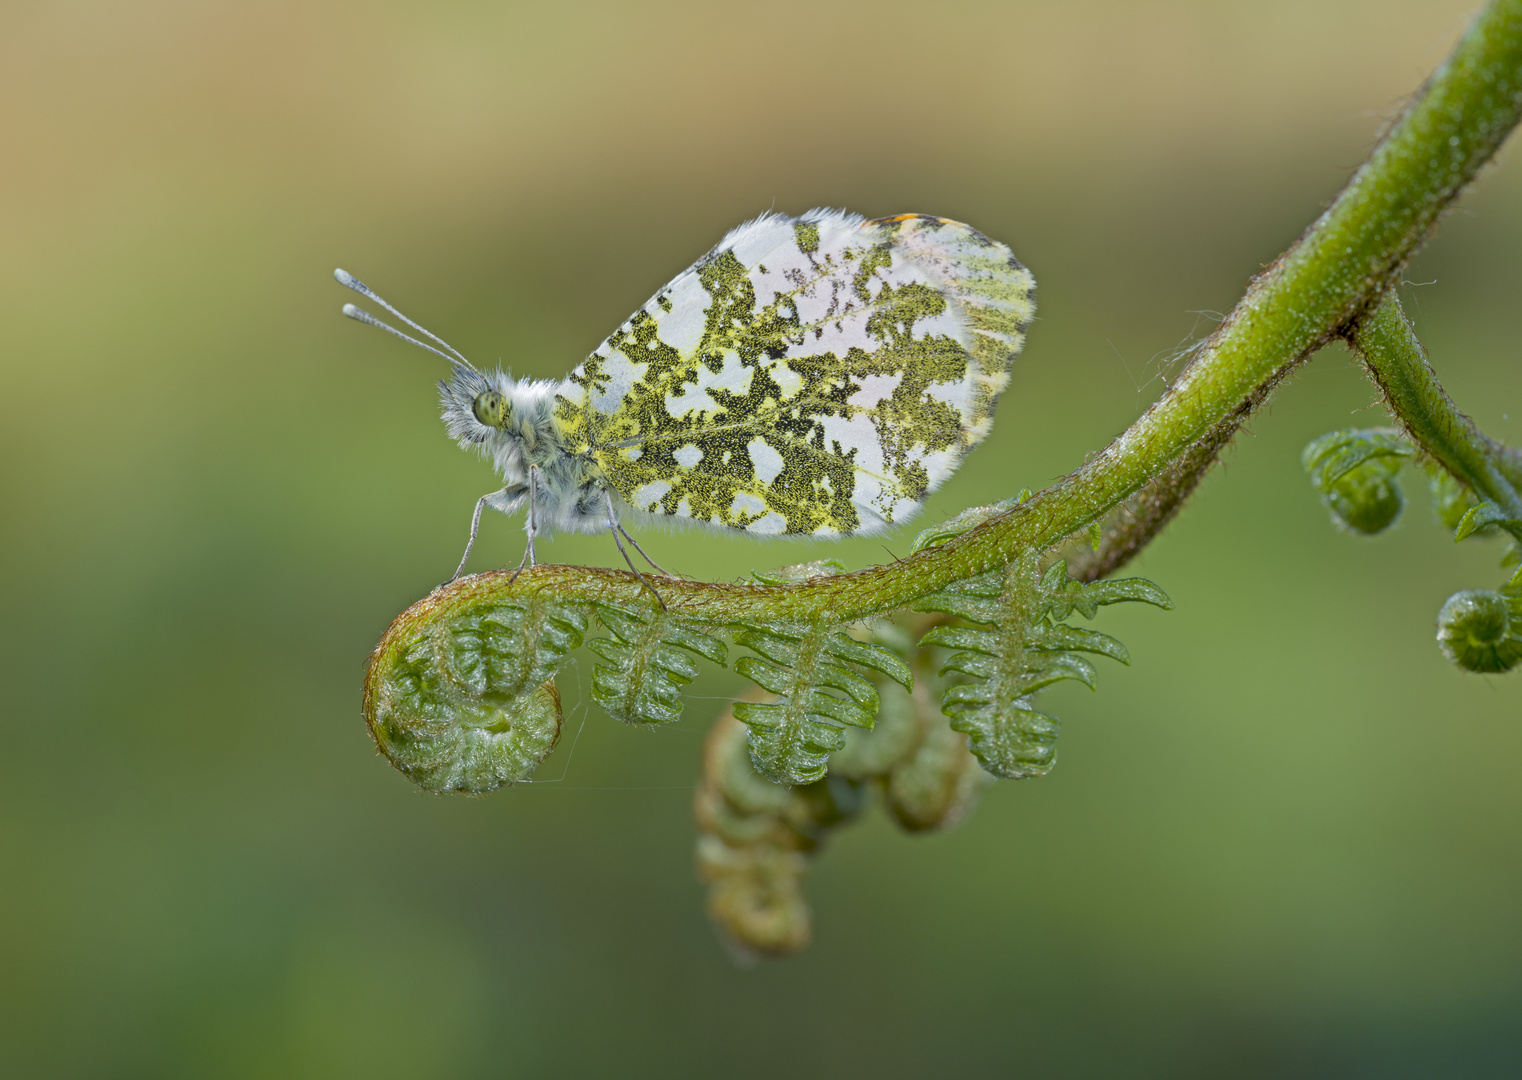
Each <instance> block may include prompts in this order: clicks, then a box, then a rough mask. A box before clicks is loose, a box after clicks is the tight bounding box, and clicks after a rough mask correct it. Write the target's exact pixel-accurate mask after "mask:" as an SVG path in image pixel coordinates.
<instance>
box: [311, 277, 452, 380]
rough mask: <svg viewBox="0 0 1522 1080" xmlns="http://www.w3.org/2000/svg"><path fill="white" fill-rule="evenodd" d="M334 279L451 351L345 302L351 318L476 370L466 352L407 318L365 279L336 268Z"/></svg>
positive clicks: (344, 311) (345, 312) (344, 307)
mask: <svg viewBox="0 0 1522 1080" xmlns="http://www.w3.org/2000/svg"><path fill="white" fill-rule="evenodd" d="M333 280H334V281H337V282H338V283H339V284H340V285H343V286H345V287H346V288H350V289H353V290H354V291H355V292H357V293H359V295H360V296H363V297H364V298H365V299H367V300H373V301H375V303H377V304H379V305H380V306H381V307H383V308H385V309H386V310H387V311H389V312H391V314H393V315H395V316H396V317H397V318H398V319H401V320H402V322H404V323H406V324H407V325H408V326H410V327H412V328H413V329H414V330H416V331H417V332H418V333H420V334H422V335H423V336H424V337H426V338H429V339H430V340H433V341H436V342H438V343H439V344H440V345H442V346H444V348H446V349H448V350H449V351H448V352H447V353H445V352H440V351H439V350H438V349H435V348H434V347H433V346H432V345H427V344H424V343H423V342H421V341H419V340H418V339H417V338H415V337H412V336H410V335H408V334H404V333H402V332H401V331H400V330H398V329H396V328H395V327H393V326H390V325H388V324H386V323H383V322H381V321H380V320H379V319H377V318H376V317H375V316H374V315H371V314H370V313H369V312H368V311H366V310H365V309H364V308H361V307H357V306H355V305H354V304H345V305H344V306H343V313H344V314H345V315H347V316H348V317H349V318H351V319H353V320H355V321H356V322H362V323H364V324H366V325H367V326H374V327H376V328H377V329H380V330H384V331H386V333H388V334H394V335H395V336H397V337H399V338H401V339H402V340H403V341H410V342H412V344H414V345H416V346H417V347H418V348H420V349H427V350H428V351H429V352H431V353H433V354H434V355H435V356H442V357H443V358H444V359H445V360H448V361H449V362H450V363H451V364H459V365H461V366H463V367H465V368H466V369H467V370H469V371H475V370H476V367H475V365H474V364H472V363H471V362H470V361H469V360H467V359H465V354H464V353H462V352H461V351H460V350H459V349H456V348H455V347H454V346H453V345H451V344H449V342H447V341H445V340H444V339H443V338H441V337H439V335H437V334H435V333H434V332H433V331H431V330H429V329H427V328H426V327H422V326H419V325H418V324H417V323H415V322H413V321H412V320H411V319H409V318H407V316H405V315H403V314H402V313H401V312H400V311H398V310H396V308H394V307H392V306H391V305H390V304H388V303H386V301H385V300H383V299H381V297H380V296H379V295H378V294H376V292H375V291H374V290H373V289H371V288H370V286H368V285H366V284H365V283H364V282H363V281H360V280H359V278H357V277H355V276H354V275H353V274H351V273H349V272H348V271H347V270H334V271H333Z"/></svg>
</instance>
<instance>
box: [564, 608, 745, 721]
mask: <svg viewBox="0 0 1522 1080" xmlns="http://www.w3.org/2000/svg"><path fill="white" fill-rule="evenodd" d="M594 610H595V611H596V612H597V620H598V622H600V623H602V624H603V626H605V627H607V629H608V631H609V632H610V633H612V634H613V637H611V638H594V639H592V640H591V641H589V642H587V648H588V649H590V650H592V651H593V652H594V653H596V654H597V655H598V656H600V657H602V658H603V659H604V660H606V661H608V664H609V665H611V666H607V665H603V664H599V665H597V667H596V669H595V670H594V671H593V672H592V700H593V701H596V702H597V704H599V705H601V706H602V707H603V708H604V709H605V710H607V712H608V715H609V716H612V717H613V718H614V719H616V720H622V721H623V722H624V723H626V724H669V723H672V722H673V721H675V720H677V719H679V718H680V717H681V715H682V697H681V693H682V687H684V686H686V685H687V684H688V683H690V682H692V680H693V679H695V678H697V675H698V669H697V665H696V664H694V663H693V660H694V658H695V657H702V658H703V659H705V660H708V661H711V662H712V663H715V664H718V665H720V666H721V667H722V666H723V665H724V662H725V660H726V659H727V657H728V650H727V649H726V648H725V647H724V643H723V642H722V641H720V640H719V639H718V638H715V637H712V636H710V635H709V634H706V633H704V632H703V631H701V630H698V629H696V628H695V627H693V626H691V625H687V624H684V623H683V622H681V621H679V620H678V619H675V618H673V617H672V616H671V615H670V614H668V613H667V612H665V611H661V610H658V609H651V608H644V609H631V608H624V607H615V606H613V605H611V604H598V605H596V607H595V609H594Z"/></svg>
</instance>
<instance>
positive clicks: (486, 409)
mask: <svg viewBox="0 0 1522 1080" xmlns="http://www.w3.org/2000/svg"><path fill="white" fill-rule="evenodd" d="M470 408H471V411H472V412H474V413H475V414H476V419H477V420H479V421H481V423H483V424H485V425H486V426H487V427H501V426H502V423H503V421H504V420H506V419H507V401H506V399H505V398H503V396H502V395H501V394H499V393H497V392H496V391H495V390H487V391H486V392H485V393H481V394H477V395H476V400H475V402H474V403H473V404H472V405H471V407H470Z"/></svg>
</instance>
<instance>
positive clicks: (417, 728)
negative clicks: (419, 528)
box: [364, 598, 587, 795]
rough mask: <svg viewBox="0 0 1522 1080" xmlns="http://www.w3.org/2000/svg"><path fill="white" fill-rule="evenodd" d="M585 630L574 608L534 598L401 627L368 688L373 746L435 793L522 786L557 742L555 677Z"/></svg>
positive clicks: (375, 665) (383, 649) (385, 645)
mask: <svg viewBox="0 0 1522 1080" xmlns="http://www.w3.org/2000/svg"><path fill="white" fill-rule="evenodd" d="M413 610H416V609H413ZM586 626H587V623H586V617H585V616H584V615H582V614H581V613H580V612H579V611H577V610H576V609H575V608H571V607H567V606H564V605H560V604H552V603H545V602H543V601H539V600H537V599H535V598H526V599H524V600H522V601H519V602H514V603H497V604H486V605H481V606H477V607H475V608H472V609H470V610H469V611H467V612H464V613H461V614H457V615H455V616H453V617H451V618H444V619H441V620H437V621H431V620H418V621H417V622H416V623H410V624H409V623H404V621H403V620H398V621H397V623H394V624H393V625H392V628H391V630H390V631H388V633H387V635H386V637H385V638H384V639H382V641H381V644H380V645H379V646H377V648H376V651H375V654H374V655H373V656H372V657H371V663H370V670H369V675H368V677H367V679H366V682H365V701H364V712H365V722H366V724H367V725H368V726H369V728H370V734H371V735H372V736H373V737H374V739H375V745H376V746H377V747H378V748H379V749H380V751H381V753H383V754H385V755H386V757H387V758H389V759H390V761H391V763H392V764H393V765H395V766H396V767H397V768H398V769H399V770H401V772H402V773H403V774H404V775H406V776H407V777H408V779H410V780H412V781H413V782H415V783H417V784H418V785H420V786H421V787H424V788H427V789H428V790H429V791H434V792H450V791H455V792H464V793H467V794H471V795H480V794H484V793H486V792H488V791H494V790H495V789H497V788H499V787H501V786H502V785H503V784H508V783H512V782H514V781H517V780H523V779H526V778H527V777H528V776H529V775H530V774H531V773H532V772H533V771H534V769H535V768H536V767H538V765H539V763H540V762H542V761H543V760H544V759H545V758H547V757H548V756H549V755H550V752H551V751H552V750H554V749H555V744H556V742H557V741H558V740H559V738H560V727H561V710H560V693H559V691H558V690H557V689H556V688H555V683H554V680H553V678H552V675H553V673H554V669H555V666H556V665H557V664H558V663H559V662H560V660H561V658H562V657H564V656H565V654H566V653H567V652H569V651H570V650H571V649H574V648H575V647H576V646H578V645H580V644H581V639H582V634H583V633H584V632H585V631H586Z"/></svg>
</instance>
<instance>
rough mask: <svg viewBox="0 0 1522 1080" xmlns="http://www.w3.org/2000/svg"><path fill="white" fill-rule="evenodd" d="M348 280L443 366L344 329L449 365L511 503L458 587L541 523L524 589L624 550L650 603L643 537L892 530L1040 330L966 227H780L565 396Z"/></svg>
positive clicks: (444, 384) (651, 308)
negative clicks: (591, 547) (564, 553)
mask: <svg viewBox="0 0 1522 1080" xmlns="http://www.w3.org/2000/svg"><path fill="white" fill-rule="evenodd" d="M334 277H335V278H337V280H338V281H339V283H340V284H343V285H346V286H347V287H349V288H351V289H353V290H355V291H356V292H358V293H360V294H361V295H362V296H364V297H366V298H367V299H369V300H371V301H373V302H374V303H376V304H379V305H380V306H381V307H382V308H384V309H385V310H386V311H388V312H390V313H391V314H392V315H394V316H396V317H397V318H399V319H401V320H402V321H403V322H404V323H406V324H407V325H408V326H409V327H411V328H412V329H414V330H416V331H418V332H419V333H421V334H422V335H423V336H424V337H426V338H427V339H428V341H431V342H433V343H434V344H433V345H430V344H427V343H426V342H424V341H420V340H418V339H417V338H414V337H411V336H409V335H407V334H405V333H402V332H401V331H400V330H397V329H395V328H394V327H392V326H390V325H389V324H387V323H385V322H383V321H381V320H380V319H378V318H376V317H375V316H373V315H371V314H370V313H369V312H367V311H365V310H363V309H362V308H359V307H357V306H356V305H354V304H345V305H344V308H343V311H344V314H345V315H348V316H349V317H350V318H354V319H357V320H359V321H361V322H364V323H368V324H370V325H372V326H376V327H378V328H380V329H382V330H386V331H388V332H389V333H392V334H395V335H396V336H397V337H400V338H403V339H404V340H407V341H410V342H411V343H412V344H414V345H417V346H420V347H421V348H424V349H427V350H428V351H430V352H433V353H436V354H437V355H439V356H441V357H443V358H444V359H445V360H448V361H449V362H450V364H451V365H452V367H453V370H452V372H451V374H450V377H449V378H448V379H445V380H442V381H440V383H439V396H440V404H441V408H442V416H443V420H444V426H445V428H446V430H447V431H448V433H449V435H450V436H451V437H452V438H454V439H455V440H457V441H458V442H459V444H460V445H461V446H462V447H464V448H467V449H472V448H473V449H475V450H478V451H480V452H481V453H483V454H484V455H485V456H487V457H489V458H490V459H491V461H492V463H493V464H494V465H495V466H496V468H497V471H498V473H499V474H500V475H501V477H502V479H503V481H504V483H503V486H502V487H501V488H500V489H499V490H497V491H493V492H490V493H488V494H486V495H483V496H482V497H481V498H480V500H478V501H477V503H476V508H475V513H474V515H473V517H472V518H471V525H470V541H469V543H468V544H467V545H466V548H465V556H464V557H462V558H461V560H460V565H459V567H458V568H457V569H456V570H455V575H454V578H458V577H459V575H460V574H461V573H462V572H463V571H464V569H465V562H466V559H468V558H469V557H470V549H471V547H472V546H473V545H474V544H475V540H476V535H477V532H478V530H479V528H480V523H481V512H482V510H483V508H485V507H491V508H492V509H494V510H499V511H501V512H502V513H504V514H514V513H517V512H518V511H519V510H525V511H526V515H527V520H526V525H525V528H526V531H527V533H528V545H527V551H526V552H525V554H524V561H523V563H522V564H521V565H520V566H519V569H520V570H521V569H522V568H523V566H532V565H534V562H535V556H534V540H535V538H536V537H538V536H540V535H541V534H548V533H552V532H554V531H557V530H558V531H562V532H583V533H598V532H603V531H607V532H609V533H611V534H612V536H613V539H614V542H615V543H616V544H617V545H618V549H619V551H620V552H621V553H622V554H623V556H624V559H625V561H626V562H628V563H629V568H630V569H631V570H634V572H635V575H636V576H638V577H639V578H640V580H641V581H644V576H643V575H642V574H640V572H639V570H638V569H636V568H635V566H634V563H633V561H632V560H631V559H630V558H629V554H628V552H627V551H626V550H625V549H624V545H623V541H624V540H628V541H629V542H630V544H631V545H633V546H634V548H635V549H636V550H637V551H639V552H640V554H641V555H642V556H644V558H645V559H646V561H650V562H651V565H652V566H655V565H656V564H655V563H654V562H653V561H651V560H650V559H649V556H646V555H644V551H643V550H642V549H640V547H639V545H638V543H637V542H635V540H634V538H633V536H631V535H630V534H629V532H628V531H627V530H626V528H625V523H626V522H630V523H634V524H637V525H647V524H651V523H654V522H664V523H670V524H695V525H704V526H708V527H711V528H717V529H721V530H722V529H736V530H740V531H742V532H746V533H749V534H751V535H754V536H819V537H834V536H851V535H870V534H873V533H877V532H882V531H884V530H886V529H889V528H891V527H893V526H895V525H897V524H899V523H901V522H903V521H904V520H906V519H907V518H909V517H910V516H911V515H913V514H914V513H915V512H916V511H917V510H918V509H919V508H920V505H921V504H922V502H923V501H924V499H925V497H926V496H927V495H929V494H930V492H932V491H934V490H935V489H936V488H937V487H938V486H939V485H940V484H941V483H942V482H943V481H944V480H945V479H946V478H947V477H948V476H950V475H951V473H952V472H953V471H954V470H955V469H956V467H957V466H958V465H959V464H960V463H961V460H962V458H963V457H964V456H965V455H966V454H967V452H968V451H969V450H971V449H972V448H973V447H974V446H976V445H977V444H978V443H979V442H980V441H982V439H983V438H984V437H985V436H986V435H987V434H988V431H989V428H990V426H991V424H992V419H993V410H994V403H995V401H996V400H997V398H998V396H999V393H1000V392H1001V391H1002V390H1004V388H1005V387H1006V386H1008V385H1009V379H1010V375H1009V372H1010V365H1011V363H1012V362H1013V360H1014V357H1015V355H1016V354H1017V353H1018V352H1019V351H1020V348H1021V346H1022V345H1023V344H1024V341H1025V331H1026V327H1027V326H1028V325H1029V323H1030V320H1031V318H1032V316H1033V314H1034V310H1035V307H1034V295H1033V294H1034V291H1035V279H1034V278H1033V277H1032V276H1031V273H1030V271H1029V270H1027V269H1026V268H1025V267H1024V266H1022V265H1021V264H1020V262H1019V261H1018V260H1017V259H1016V258H1015V257H1014V255H1012V254H1011V253H1010V250H1009V248H1008V247H1006V246H1005V245H1003V244H1001V243H999V242H997V241H995V240H990V239H989V238H988V237H986V236H984V235H983V234H982V233H980V232H978V231H977V230H975V229H973V228H971V227H970V226H967V225H963V224H961V223H960V222H956V221H951V220H948V219H946V218H938V217H929V216H926V215H923V214H901V215H898V216H896V217H887V218H876V219H871V220H869V219H867V218H864V217H862V216H861V215H859V214H851V213H846V212H844V211H839V210H829V209H820V210H811V211H809V212H808V213H806V214H804V215H803V216H802V217H797V218H793V217H788V216H787V215H785V214H776V213H768V214H763V215H761V216H760V217H758V218H756V219H754V220H753V221H748V222H746V223H745V224H743V225H740V226H738V227H737V228H735V229H732V230H731V231H730V232H729V234H728V235H726V236H725V237H724V239H722V240H720V241H719V243H718V244H717V245H716V246H715V247H714V248H713V249H712V250H711V251H709V252H708V254H706V255H704V256H703V257H702V258H701V259H699V260H698V261H697V262H696V263H694V264H693V265H692V266H691V267H689V268H688V269H687V270H685V271H683V272H682V273H681V274H679V275H678V276H677V277H676V278H674V279H672V281H671V282H669V283H668V284H667V285H665V286H664V287H663V288H662V289H661V290H660V291H659V292H657V293H656V294H655V296H653V297H652V298H651V299H650V301H649V302H648V303H646V304H645V305H644V307H642V308H640V309H639V310H638V311H636V312H635V313H634V314H633V315H632V316H631V317H630V318H629V319H628V321H626V322H625V323H624V324H623V325H622V326H620V327H619V328H618V329H617V330H615V331H614V332H613V333H612V334H611V335H609V337H608V338H607V340H605V341H604V342H603V343H602V344H601V345H599V346H598V347H597V348H596V349H595V350H594V351H593V352H592V354H591V355H590V356H588V357H587V358H586V360H585V361H583V362H582V364H581V365H580V366H579V367H578V368H576V370H574V371H573V372H571V374H570V375H569V376H567V377H566V378H565V379H564V380H562V381H560V382H553V381H545V380H533V379H514V378H512V377H511V376H510V375H508V374H506V373H504V372H501V371H491V372H481V371H478V370H477V369H476V368H475V367H474V366H473V365H472V364H471V363H470V362H469V361H468V360H466V358H465V357H464V355H462V354H461V353H460V352H459V351H458V350H456V349H454V348H453V347H452V346H450V345H448V344H447V343H446V342H445V341H444V340H443V339H442V338H439V337H437V336H435V335H434V334H432V333H430V332H429V331H427V330H425V329H423V328H422V327H421V326H419V325H418V324H417V323H415V322H413V321H412V320H411V319H409V318H407V317H406V316H405V315H403V314H402V313H401V312H400V311H398V310H397V309H396V308H394V307H392V306H391V305H390V304H388V303H386V302H385V301H384V300H382V299H381V298H380V297H379V296H378V295H376V294H375V293H374V292H373V291H372V290H370V289H369V288H368V287H366V286H365V285H364V283H363V282H361V281H359V280H358V279H357V278H355V277H354V276H353V275H351V274H349V273H347V272H345V271H343V270H336V271H334ZM435 345H437V346H438V347H437V348H435ZM656 569H658V570H659V569H660V568H659V567H658V566H656ZM664 572H665V571H662V573H664ZM454 578H451V579H450V580H451V581H453V580H454ZM646 584H648V582H647V583H646Z"/></svg>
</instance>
